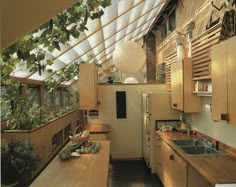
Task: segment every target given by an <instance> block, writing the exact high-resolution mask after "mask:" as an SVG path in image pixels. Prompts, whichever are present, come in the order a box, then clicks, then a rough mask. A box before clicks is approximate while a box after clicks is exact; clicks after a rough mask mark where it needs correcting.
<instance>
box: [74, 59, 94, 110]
mask: <svg viewBox="0 0 236 187" xmlns="http://www.w3.org/2000/svg"><path fill="white" fill-rule="evenodd" d="M97 77H98V73H97V68H96V65H95V64H80V66H79V108H80V110H95V109H96V108H97V103H98V99H97V97H98V78H97Z"/></svg>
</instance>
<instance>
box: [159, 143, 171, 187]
mask: <svg viewBox="0 0 236 187" xmlns="http://www.w3.org/2000/svg"><path fill="white" fill-rule="evenodd" d="M172 155H174V152H173V150H172V149H171V148H170V147H169V146H168V145H167V144H166V143H165V142H163V141H161V160H162V165H161V166H162V170H161V176H160V177H161V181H162V183H163V184H164V186H166V187H172V186H173V181H172V180H173V175H172V162H171V160H170V159H171V156H172ZM173 187H174V186H173Z"/></svg>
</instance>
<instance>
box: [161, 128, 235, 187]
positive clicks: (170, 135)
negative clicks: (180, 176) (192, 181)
mask: <svg viewBox="0 0 236 187" xmlns="http://www.w3.org/2000/svg"><path fill="white" fill-rule="evenodd" d="M157 135H159V136H160V137H161V139H162V140H163V141H165V142H166V143H167V144H168V145H169V146H171V147H172V148H173V149H174V150H175V151H176V152H177V153H178V154H179V155H180V156H181V157H183V158H184V159H185V160H186V161H187V162H188V163H189V164H191V165H192V166H193V167H194V168H195V169H196V170H197V171H198V172H199V173H200V174H201V175H202V176H204V177H205V178H206V179H207V180H209V182H210V183H211V184H213V185H215V184H217V183H235V182H236V159H235V158H233V157H231V156H230V155H210V156H187V155H186V154H185V153H184V152H183V151H182V150H181V149H180V148H178V147H177V146H176V145H175V144H174V143H173V142H172V141H170V139H177V138H196V136H193V135H187V134H182V133H176V132H158V131H157Z"/></svg>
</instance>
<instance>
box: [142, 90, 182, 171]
mask: <svg viewBox="0 0 236 187" xmlns="http://www.w3.org/2000/svg"><path fill="white" fill-rule="evenodd" d="M142 104H143V106H142V111H143V128H142V130H143V132H142V135H143V136H142V138H143V141H142V142H143V145H142V152H143V158H144V160H145V162H146V164H147V166H148V167H150V168H151V171H152V173H156V151H155V150H156V148H155V146H156V120H179V116H180V114H181V112H180V111H178V110H175V109H172V108H171V93H170V92H146V93H143V94H142Z"/></svg>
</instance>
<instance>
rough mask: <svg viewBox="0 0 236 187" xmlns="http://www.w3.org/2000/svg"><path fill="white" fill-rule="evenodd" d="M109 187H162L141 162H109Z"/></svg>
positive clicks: (155, 176) (154, 175)
mask: <svg viewBox="0 0 236 187" xmlns="http://www.w3.org/2000/svg"><path fill="white" fill-rule="evenodd" d="M109 187H163V185H162V183H161V181H160V179H159V178H158V177H157V175H156V174H151V172H150V169H149V168H148V167H147V166H146V164H145V162H144V161H143V160H132V161H110V169H109Z"/></svg>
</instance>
